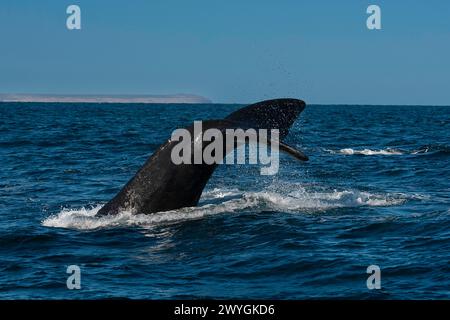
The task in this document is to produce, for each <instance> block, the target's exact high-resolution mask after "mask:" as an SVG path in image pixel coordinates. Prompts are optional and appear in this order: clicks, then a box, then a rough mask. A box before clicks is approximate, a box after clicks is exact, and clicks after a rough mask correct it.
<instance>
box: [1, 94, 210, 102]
mask: <svg viewBox="0 0 450 320" xmlns="http://www.w3.org/2000/svg"><path fill="white" fill-rule="evenodd" d="M0 102H79V103H83V102H85V103H212V101H211V100H209V99H207V98H205V97H202V96H198V95H193V94H173V95H106V94H105V95H65V94H22V93H21V94H0Z"/></svg>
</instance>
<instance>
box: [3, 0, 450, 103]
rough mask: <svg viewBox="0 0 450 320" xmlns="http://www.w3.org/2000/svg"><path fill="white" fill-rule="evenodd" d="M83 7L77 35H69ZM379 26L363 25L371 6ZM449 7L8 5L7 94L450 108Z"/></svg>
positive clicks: (242, 2)
mask: <svg viewBox="0 0 450 320" xmlns="http://www.w3.org/2000/svg"><path fill="white" fill-rule="evenodd" d="M70 4H77V5H79V6H80V7H81V11H82V29H81V30H76V31H69V30H67V28H66V18H67V16H68V15H67V14H66V8H67V6H68V5H70ZM370 4H377V5H379V6H380V7H381V10H382V30H376V31H370V30H368V29H367V28H366V19H367V17H368V15H367V14H366V8H367V7H368V5H370ZM449 77H450V1H447V0H440V1H438V0H434V1H433V0H431V1H400V0H398V1H378V0H376V1H375V0H373V1H360V0H353V1H331V0H330V1H325V0H316V1H300V0H295V1H274V0H272V1H264V0H259V1H253V0H238V1H236V0H227V1H216V0H207V1H206V0H205V1H203V0H191V1H185V0H184V1H182V0H179V1H174V0H164V1H159V0H150V1H149V0H147V1H144V0H132V1H118V0H116V1H114V0H109V1H106V0H105V1H100V0H83V1H82V0H72V1H63V0H54V1H49V0H40V1H35V0H33V1H31V0H21V1H17V0H2V1H1V4H0V92H1V93H59V94H64V93H66V94H171V93H194V94H199V95H203V96H206V97H208V98H210V99H212V100H213V101H215V102H226V103H228V102H230V103H233V102H241V103H247V102H253V101H257V100H261V99H267V98H274V97H286V96H287V97H297V98H302V99H304V100H305V101H306V102H308V103H326V104H328V103H330V104H332V103H338V104H346V103H349V104H423V105H427V104H438V105H439V104H440V105H450V81H449Z"/></svg>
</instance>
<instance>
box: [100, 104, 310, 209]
mask: <svg viewBox="0 0 450 320" xmlns="http://www.w3.org/2000/svg"><path fill="white" fill-rule="evenodd" d="M304 108H305V103H304V102H303V101H301V100H297V99H276V100H267V101H262V102H259V103H256V104H252V105H249V106H247V107H244V108H242V109H239V110H237V111H235V112H233V113H231V114H230V115H229V116H227V117H226V118H225V119H222V120H207V121H203V122H202V129H203V131H206V130H207V129H209V128H217V129H219V130H221V131H222V133H225V130H226V129H227V128H230V129H237V128H242V129H244V130H246V129H248V128H254V129H267V130H270V129H278V130H279V132H280V144H279V147H280V150H281V151H284V152H287V153H289V154H291V155H292V156H294V157H296V158H298V159H299V160H302V161H306V160H308V158H307V157H306V156H305V155H304V154H303V153H302V152H301V151H299V150H296V149H294V148H293V147H290V146H288V145H286V144H284V143H282V142H281V140H282V139H283V138H284V137H286V135H287V134H288V132H289V128H290V127H291V126H292V124H293V123H294V121H295V120H296V119H297V117H298V116H299V114H300V113H301V112H302V111H303V109H304ZM186 129H187V130H189V132H190V133H191V136H193V135H194V132H193V131H194V129H193V126H190V127H188V128H186ZM195 138H196V137H194V136H193V139H192V141H191V143H192V144H191V147H192V148H193V144H194V139H195ZM178 143H179V142H178V141H171V140H170V139H169V140H168V141H167V142H165V143H164V144H162V145H161V146H160V147H159V148H158V150H156V151H155V152H154V153H153V155H152V156H150V158H149V159H148V160H147V161H146V163H145V164H144V165H143V166H142V167H141V168H140V169H139V171H138V172H137V173H136V175H135V176H134V177H133V178H132V179H131V180H130V181H128V183H127V184H126V185H125V186H124V187H123V188H122V190H120V192H119V193H118V194H117V195H116V196H115V197H114V198H113V199H112V200H111V201H109V202H108V203H107V204H106V205H105V206H104V207H103V208H101V209H100V210H99V212H98V213H97V215H100V216H104V215H109V214H117V213H119V212H121V211H131V212H133V213H143V214H151V213H155V212H159V211H168V210H175V209H179V208H183V207H193V206H196V205H197V203H198V201H199V199H200V196H201V194H202V191H203V188H204V187H205V185H206V183H207V182H208V180H209V178H210V177H211V175H212V174H213V172H214V170H215V168H216V167H217V164H211V165H209V164H205V163H202V164H179V165H176V164H174V163H173V162H172V159H171V151H172V149H173V147H174V146H175V145H176V144H178ZM206 146H207V143H203V148H205V147H206ZM192 150H193V149H192ZM227 151H230V150H227ZM227 151H225V152H224V155H225V154H226V152H227ZM191 163H193V161H192V162H191Z"/></svg>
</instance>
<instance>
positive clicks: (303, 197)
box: [42, 184, 407, 230]
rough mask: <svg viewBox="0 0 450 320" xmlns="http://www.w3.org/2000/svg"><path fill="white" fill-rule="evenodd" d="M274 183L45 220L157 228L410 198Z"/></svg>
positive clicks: (75, 225)
mask: <svg viewBox="0 0 450 320" xmlns="http://www.w3.org/2000/svg"><path fill="white" fill-rule="evenodd" d="M274 189H277V188H274V187H273V186H272V187H271V188H269V189H268V190H263V191H259V192H239V191H238V190H226V189H214V190H211V191H208V192H205V194H204V195H203V196H202V201H205V200H208V199H217V198H223V197H226V196H228V195H233V196H236V198H233V199H231V200H228V201H224V202H221V203H219V204H208V203H207V204H204V205H201V206H199V207H192V208H182V209H179V210H173V211H166V212H158V213H154V214H151V215H145V214H132V213H131V212H122V213H120V214H117V215H111V216H103V217H96V216H95V215H96V213H97V212H98V211H99V210H100V208H101V207H102V205H98V206H95V207H92V208H81V209H63V210H62V211H61V212H59V213H58V214H56V215H52V216H50V217H48V218H46V219H45V220H44V221H42V225H43V226H46V227H57V228H70V229H80V230H92V229H99V228H114V227H134V226H139V227H144V228H148V227H153V226H155V225H158V224H161V223H170V222H178V221H184V220H192V219H201V218H203V217H205V216H209V215H215V214H223V213H228V214H230V213H234V212H248V211H252V212H254V211H259V212H260V211H280V212H289V213H303V214H304V213H318V212H322V211H326V210H330V209H334V208H343V207H359V206H392V205H399V204H401V203H403V202H404V201H406V199H407V196H405V195H394V194H392V195H391V194H384V195H383V194H375V193H369V192H360V191H357V190H341V191H338V190H322V191H320V190H319V191H313V190H307V189H305V188H303V187H302V186H300V185H298V184H291V185H286V184H283V187H282V189H283V191H279V190H278V191H276V190H274Z"/></svg>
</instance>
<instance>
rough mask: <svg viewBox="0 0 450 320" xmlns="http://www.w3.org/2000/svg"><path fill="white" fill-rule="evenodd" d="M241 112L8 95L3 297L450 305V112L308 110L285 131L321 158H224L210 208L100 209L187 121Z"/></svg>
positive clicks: (2, 180)
mask: <svg viewBox="0 0 450 320" xmlns="http://www.w3.org/2000/svg"><path fill="white" fill-rule="evenodd" d="M236 108H238V106H235V105H113V104H111V105H97V104H48V105H45V104H17V103H9V104H0V160H1V167H0V168H1V169H0V298H7V299H11V298H51V299H53V298H77V299H78V298H94V299H95V298H110V297H127V298H151V299H160V298H162V299H167V298H276V299H278V298H279V299H293V298H300V299H303V298H357V299H360V298H361V299H367V298H381V299H394V298H395V299H398V298H399V299H413V298H414V299H417V298H419V299H421V298H438V299H443V298H446V299H448V298H450V209H449V208H450V182H449V178H450V108H446V107H389V106H308V107H307V108H306V109H305V111H304V113H303V114H302V116H301V118H300V119H299V121H298V122H297V123H296V124H295V125H294V127H293V128H292V130H291V133H290V135H289V136H288V138H287V140H288V142H289V143H291V144H293V145H296V146H297V147H300V148H301V149H303V150H304V151H305V153H307V154H308V155H309V156H310V161H309V162H308V163H300V162H298V161H296V160H295V159H292V158H290V157H288V156H285V155H282V156H281V159H280V162H281V164H280V167H281V168H280V171H279V173H278V174H277V175H275V176H261V175H260V167H258V166H256V165H252V166H249V165H239V166H230V165H223V166H220V167H219V168H218V170H217V171H216V172H215V174H214V176H213V178H212V179H211V180H210V182H209V183H208V185H207V187H206V189H205V191H204V194H203V196H202V200H201V203H200V206H199V207H198V208H185V209H182V210H177V211H173V212H165V213H158V214H155V215H151V216H144V215H136V216H133V215H130V214H127V213H123V214H121V215H119V216H116V217H114V218H111V217H106V218H101V219H100V218H96V217H94V215H95V213H96V212H97V211H98V209H99V208H100V207H101V205H102V204H104V203H105V202H107V201H108V200H109V199H110V198H111V197H112V196H113V195H115V193H116V192H117V191H118V190H119V189H120V188H121V187H122V186H123V184H124V183H125V182H126V181H127V180H128V179H129V178H130V177H132V176H133V174H134V173H135V172H136V170H137V169H138V168H139V167H140V166H141V165H142V164H143V162H144V161H145V160H146V158H147V157H148V156H149V155H150V154H151V153H152V152H153V151H154V150H155V149H156V148H157V147H158V146H159V145H160V143H162V142H163V141H164V140H165V139H167V138H168V137H169V135H170V133H171V132H172V130H173V129H176V128H178V127H182V126H184V125H186V124H188V123H190V122H191V121H192V120H195V119H209V118H221V117H222V116H225V115H226V114H228V113H229V112H231V111H233V110H235V109H236ZM73 264H74V265H78V266H80V268H81V286H82V289H81V290H68V289H67V288H66V279H67V277H68V276H69V275H68V274H66V268H67V266H68V265H73ZM369 265H378V266H379V267H380V268H381V286H382V289H381V290H369V289H368V288H367V286H366V279H367V277H368V274H366V269H367V267H368V266H369Z"/></svg>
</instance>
